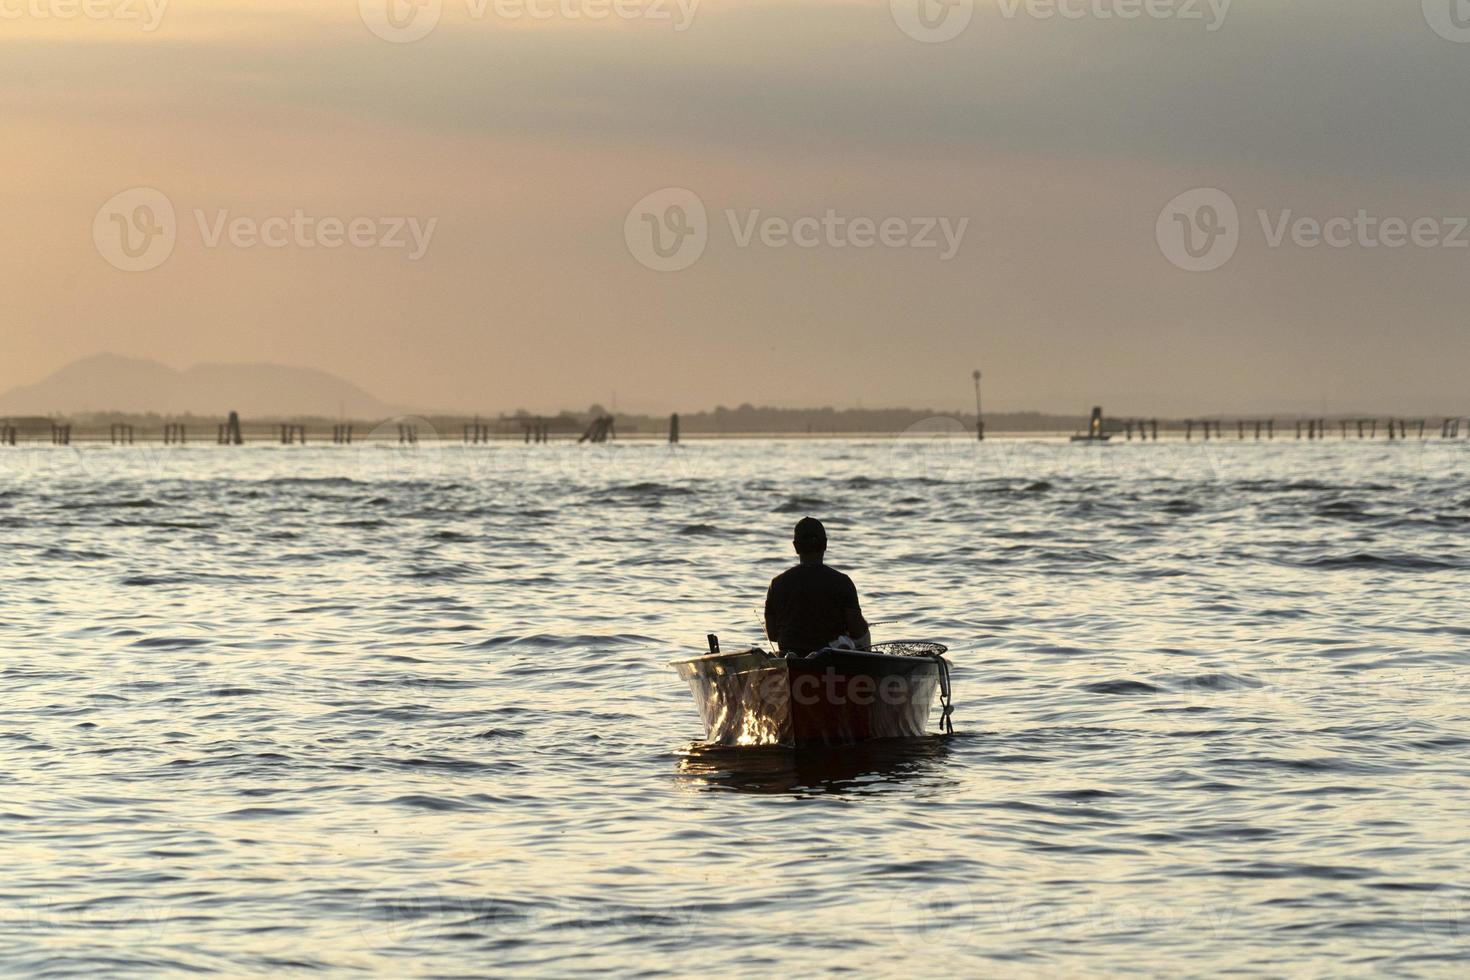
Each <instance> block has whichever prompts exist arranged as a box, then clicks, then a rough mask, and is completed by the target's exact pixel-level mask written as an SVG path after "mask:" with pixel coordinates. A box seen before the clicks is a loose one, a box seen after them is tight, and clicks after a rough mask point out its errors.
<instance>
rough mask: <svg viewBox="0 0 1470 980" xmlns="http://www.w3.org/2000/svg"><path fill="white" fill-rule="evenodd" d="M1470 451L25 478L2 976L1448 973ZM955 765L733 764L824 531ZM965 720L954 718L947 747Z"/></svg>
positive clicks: (519, 448)
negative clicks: (760, 637) (806, 533)
mask: <svg viewBox="0 0 1470 980" xmlns="http://www.w3.org/2000/svg"><path fill="white" fill-rule="evenodd" d="M1467 476H1470V445H1467V444H1466V443H1465V442H1456V443H1441V442H1439V441H1437V440H1436V441H1431V442H1425V443H1418V442H1412V441H1411V442H1407V443H1399V444H1392V445H1389V444H1383V443H1377V444H1371V445H1370V444H1363V443H1357V442H1352V443H1348V444H1342V443H1331V442H1329V443H1320V444H1307V443H1297V442H1294V441H1291V442H1277V443H1273V444H1255V443H1245V444H1236V443H1233V442H1229V441H1227V442H1215V443H1210V444H1200V443H1193V444H1189V445H1184V444H1174V445H1170V444H1148V445H1138V444H1124V445H1119V446H1114V447H1109V448H1106V449H1099V448H1096V447H1074V446H1070V445H1065V444H1056V443H1045V442H1019V441H1018V442H1008V441H992V442H988V443H986V444H984V445H983V446H977V445H974V444H971V443H968V442H961V441H953V442H945V441H924V440H869V441H830V442H829V441H818V442H807V441H773V442H762V441H739V442H736V441H730V442H703V443H692V444H686V445H685V446H684V447H682V448H679V449H671V448H669V447H667V446H662V445H653V444H641V445H639V444H631V443H623V444H612V445H608V446H598V447H587V446H583V447H575V446H551V447H533V446H523V445H513V446H493V447H488V448H487V447H458V446H453V447H443V448H428V447H425V448H420V449H416V450H409V451H399V450H396V449H386V448H372V447H343V448H329V447H321V448H314V447H313V448H304V449H303V448H284V447H280V448H266V447H251V448H245V449H222V448H219V447H215V446H199V447H192V446H191V447H184V448H174V449H172V450H167V451H166V450H161V449H148V448H143V447H133V448H129V449H108V448H96V449H77V450H73V449H53V448H51V447H46V448H35V449H27V448H24V447H21V448H16V449H3V450H0V528H3V545H4V547H3V549H0V642H3V649H4V650H5V653H6V656H5V662H4V665H3V668H0V669H3V673H4V679H5V698H4V703H3V708H0V711H3V714H4V724H3V727H0V773H3V777H4V784H3V792H4V799H3V800H0V848H3V851H0V854H3V861H4V874H3V876H0V897H3V900H0V968H3V970H4V971H5V972H11V973H14V972H27V973H39V972H44V973H51V974H57V975H61V974H67V973H75V974H88V975H99V974H102V975H118V974H138V975H141V974H149V975H152V974H157V973H160V972H182V971H219V972H223V973H228V974H241V973H252V972H254V973H265V972H286V973H293V974H301V975H304V974H308V973H313V972H323V973H334V974H335V973H354V972H356V973H378V974H384V973H386V974H411V975H437V976H445V975H456V976H459V975H485V974H495V973H500V974H504V973H510V974H542V975H548V976H567V975H578V974H592V973H598V974H602V973H615V974H618V975H627V974H634V973H641V974H668V975H672V974H689V973H714V974H719V975H745V976H761V977H769V976H789V975H804V974H812V973H817V972H821V971H826V970H847V971H852V972H856V973H859V974H862V975H904V976H908V975H932V974H945V973H950V974H956V975H987V976H1049V975H1055V974H1058V973H1066V974H1070V975H1078V974H1081V975H1102V974H1112V973H1120V972H1134V973H1144V974H1153V975H1173V974H1177V973H1180V972H1186V973H1189V972H1193V973H1201V972H1207V971H1209V972H1218V971H1225V970H1232V969H1233V970H1236V971H1239V972H1248V973H1251V972H1253V973H1262V974H1271V975H1280V974H1288V973H1289V974H1293V975H1308V976H1341V975H1344V974H1358V975H1368V974H1378V973H1384V972H1390V973H1396V974H1400V975H1402V974H1423V975H1446V976H1448V975H1461V976H1463V975H1465V972H1466V970H1467V961H1466V958H1467V956H1470V867H1467V857H1470V842H1467V836H1470V830H1467V828H1470V805H1467V804H1470V791H1467V787H1470V761H1467V760H1470V755H1467V750H1470V710H1467V705H1470V683H1467V676H1466V666H1467V663H1470V615H1467V611H1470V606H1467V600H1470V589H1467V586H1470V549H1467V546H1466V545H1467V539H1470V534H1467V532H1470V480H1467ZM807 513H811V514H815V515H818V516H820V517H822V518H823V519H824V520H825V521H826V522H827V524H828V527H829V531H830V534H831V538H832V551H831V553H830V555H829V560H830V561H831V563H832V564H834V565H837V566H838V567H840V568H843V569H845V570H847V571H848V572H850V573H851V574H852V576H853V577H854V579H855V580H856V582H857V584H858V587H859V590H860V591H861V593H862V595H863V597H864V603H865V607H866V610H867V612H868V615H869V618H871V619H875V620H894V621H896V622H894V623H891V624H888V625H884V626H880V627H878V628H877V630H876V632H877V633H879V634H881V636H883V637H888V638H893V637H896V636H908V637H924V638H936V639H942V640H945V641H946V642H948V643H949V644H950V646H951V648H952V649H953V654H952V659H953V660H954V663H955V671H954V682H955V688H956V723H957V725H956V727H957V733H956V735H955V736H954V737H953V738H949V739H940V738H934V739H932V740H927V741H922V742H917V743H901V744H890V745H869V746H865V747H860V748H857V749H853V750H849V751H840V752H828V753H814V754H809V755H803V756H801V757H795V758H793V757H792V756H790V755H788V754H784V753H781V752H774V753H773V752H766V751H754V752H752V751H728V750H727V751H723V752H716V751H710V750H700V749H699V748H697V746H696V745H695V743H696V741H697V739H698V737H699V735H700V731H699V721H698V716H697V714H696V712H695V710H694V705H693V702H692V700H691V698H690V696H689V693H688V691H687V690H685V689H684V688H683V687H682V686H681V685H680V683H679V681H678V679H677V677H676V676H675V675H674V673H673V672H672V671H671V670H669V669H668V668H667V667H666V666H665V664H666V662H667V661H668V660H670V659H672V658H674V657H676V656H680V655H684V654H691V653H698V652H699V651H700V649H701V648H702V647H703V643H704V641H703V637H704V634H705V633H706V632H718V633H719V634H720V635H721V637H722V638H723V641H724V643H725V645H726V646H727V647H730V646H733V645H737V644H739V643H742V642H745V641H748V640H753V639H754V638H755V637H756V635H757V633H758V627H757V611H756V610H757V609H758V607H759V606H760V604H761V602H762V599H763V596H764V589H765V584H766V582H767V581H768V580H769V579H770V578H771V577H772V576H773V575H774V574H776V573H777V572H778V571H780V570H781V569H782V568H783V567H785V565H786V564H787V563H788V558H789V554H788V545H787V543H786V542H787V540H788V537H789V533H790V526H791V524H792V523H793V522H794V521H795V520H796V519H797V518H798V517H800V516H802V515H803V514H807ZM936 720H937V719H936Z"/></svg>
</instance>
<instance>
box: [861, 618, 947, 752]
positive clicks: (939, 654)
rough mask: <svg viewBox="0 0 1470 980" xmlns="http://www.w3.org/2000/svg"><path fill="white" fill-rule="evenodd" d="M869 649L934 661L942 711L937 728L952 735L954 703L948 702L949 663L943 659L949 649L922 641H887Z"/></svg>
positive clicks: (940, 644) (891, 654) (939, 644)
mask: <svg viewBox="0 0 1470 980" xmlns="http://www.w3.org/2000/svg"><path fill="white" fill-rule="evenodd" d="M870 649H872V650H873V651H874V652H875V653H886V654H888V655H890V656H895V657H920V658H923V659H924V660H932V661H934V666H935V667H937V668H938V669H939V704H940V706H941V708H942V709H943V710H942V711H941V712H940V715H939V727H940V728H942V729H943V730H944V734H946V735H953V734H954V720H953V716H954V703H953V702H952V701H951V700H950V686H949V661H948V660H945V659H944V655H945V654H946V653H948V652H949V648H948V647H946V646H945V645H944V644H943V643H930V642H927V641H923V640H888V641H885V642H883V643H874V644H873V645H872V647H871V648H870Z"/></svg>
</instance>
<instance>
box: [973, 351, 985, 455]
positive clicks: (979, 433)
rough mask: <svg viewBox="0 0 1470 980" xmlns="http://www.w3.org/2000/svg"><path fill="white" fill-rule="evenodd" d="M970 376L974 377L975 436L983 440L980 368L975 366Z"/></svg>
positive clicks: (983, 421) (983, 420)
mask: <svg viewBox="0 0 1470 980" xmlns="http://www.w3.org/2000/svg"><path fill="white" fill-rule="evenodd" d="M971 377H973V378H974V379H975V438H976V439H978V440H979V441H980V442H984V441H985V419H984V418H983V417H982V416H981V414H980V369H979V368H976V369H975V372H974V374H972V375H971Z"/></svg>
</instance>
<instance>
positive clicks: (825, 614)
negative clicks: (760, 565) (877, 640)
mask: <svg viewBox="0 0 1470 980" xmlns="http://www.w3.org/2000/svg"><path fill="white" fill-rule="evenodd" d="M867 629H868V626H867V623H866V622H864V620H863V612H862V608H861V607H860V606H859V605H858V595H857V587H856V586H855V585H853V584H852V579H850V578H848V577H847V576H846V575H843V574H842V573H841V572H839V571H838V570H837V569H835V568H828V567H827V566H826V565H823V564H822V563H821V562H803V563H802V564H800V565H797V566H796V567H794V568H789V569H787V570H786V571H784V572H782V573H781V574H780V575H777V576H776V577H775V578H774V579H772V580H771V588H770V591H769V592H767V593H766V631H767V633H768V634H769V635H770V637H771V639H773V640H775V641H776V643H777V644H778V645H779V646H780V648H781V650H782V651H791V652H794V653H811V652H812V651H813V650H820V649H822V648H823V647H825V646H826V645H827V644H828V643H831V642H832V641H833V640H835V639H837V638H838V637H839V636H842V635H843V634H844V633H846V634H848V635H849V636H852V637H853V639H857V638H858V635H859V634H862V633H866V632H867Z"/></svg>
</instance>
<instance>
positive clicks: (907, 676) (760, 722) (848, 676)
mask: <svg viewBox="0 0 1470 980" xmlns="http://www.w3.org/2000/svg"><path fill="white" fill-rule="evenodd" d="M672 666H673V667H674V668H675V669H676V670H677V671H678V672H679V676H680V677H682V678H683V679H684V680H685V681H686V682H687V683H688V684H689V688H690V690H691V691H692V692H693V694H694V700H695V702H696V703H697V704H698V706H699V713H700V717H701V718H702V719H703V720H704V726H705V732H706V737H707V739H708V741H709V742H710V743H711V744H715V745H791V746H805V745H846V744H850V743H853V742H861V741H866V740H868V739H875V738H916V737H919V736H922V735H925V734H926V733H927V726H928V722H929V716H930V715H931V714H932V713H933V710H934V700H935V697H936V695H937V694H938V692H939V687H940V684H939V664H938V663H936V662H935V661H934V660H933V659H930V658H927V657H901V656H889V655H886V654H878V653H866V652H859V651H836V650H826V651H823V652H821V653H819V654H817V655H815V656H813V657H810V658H806V659H787V658H784V657H779V656H773V655H771V654H769V653H766V652H765V651H763V650H748V651H743V652H740V653H728V654H711V655H710V656H707V657H697V658H694V659H692V660H683V661H678V662H676V663H674V664H672Z"/></svg>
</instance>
